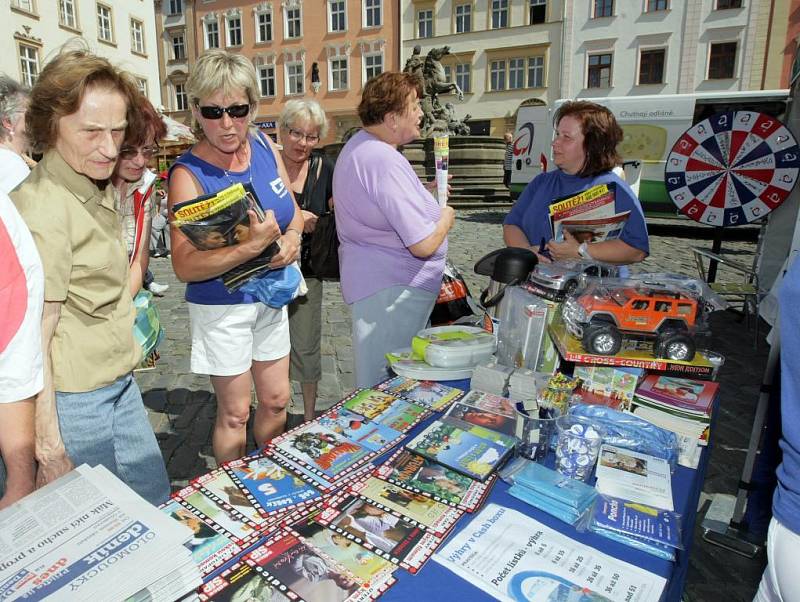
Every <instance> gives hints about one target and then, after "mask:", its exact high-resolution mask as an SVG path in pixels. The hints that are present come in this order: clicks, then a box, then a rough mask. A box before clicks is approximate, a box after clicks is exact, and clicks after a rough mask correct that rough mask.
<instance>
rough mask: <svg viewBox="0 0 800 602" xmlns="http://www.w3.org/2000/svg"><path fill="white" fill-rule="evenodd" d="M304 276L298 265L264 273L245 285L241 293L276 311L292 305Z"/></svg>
mask: <svg viewBox="0 0 800 602" xmlns="http://www.w3.org/2000/svg"><path fill="white" fill-rule="evenodd" d="M302 279H303V275H302V274H301V273H300V269H299V268H298V267H297V265H296V264H293V263H292V264H289V265H287V266H285V267H282V268H277V269H275V270H269V271H268V272H264V273H263V274H261V275H260V276H258V277H257V278H253V279H251V280H249V281H248V282H246V283H245V284H243V285H242V286H241V288H240V289H239V290H240V291H242V292H244V293H248V294H250V295H252V296H253V297H255V298H256V299H258V300H259V301H261V303H263V304H264V305H269V306H270V307H274V308H275V309H280V308H281V307H283V306H284V305H288V304H289V303H291V302H292V301H293V300H294V299H295V297H297V293H298V290H299V288H300V282H301V281H302Z"/></svg>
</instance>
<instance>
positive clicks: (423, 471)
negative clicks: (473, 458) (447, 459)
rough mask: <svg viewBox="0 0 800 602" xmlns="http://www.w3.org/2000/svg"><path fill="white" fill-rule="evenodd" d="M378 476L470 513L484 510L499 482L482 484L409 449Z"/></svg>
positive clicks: (385, 465)
mask: <svg viewBox="0 0 800 602" xmlns="http://www.w3.org/2000/svg"><path fill="white" fill-rule="evenodd" d="M375 475H376V476H378V477H380V478H382V479H384V480H386V481H388V482H389V483H392V484H394V485H398V486H399V487H402V488H403V489H407V490H409V491H413V492H414V493H421V494H423V495H427V496H428V497H430V498H431V499H433V500H436V501H437V502H442V503H444V504H449V505H451V506H456V507H458V508H461V509H463V510H466V511H467V512H474V511H475V510H477V509H478V508H479V507H480V505H481V504H482V503H483V500H484V499H486V496H487V495H488V494H489V491H490V490H491V487H492V485H493V484H494V481H495V480H496V477H495V476H491V477H489V479H487V480H486V482H485V483H481V482H479V481H476V480H474V479H472V478H470V477H467V476H464V475H463V474H461V473H458V472H456V471H454V470H451V469H449V468H447V467H445V466H442V465H441V464H437V463H436V462H431V461H430V460H428V459H426V458H423V457H422V456H418V455H417V454H412V453H411V452H410V451H408V450H405V449H403V450H399V451H397V452H396V453H395V454H394V455H393V456H392V457H391V458H389V459H388V460H387V461H386V462H384V463H383V464H381V465H380V466H378V467H377V468H376V469H375Z"/></svg>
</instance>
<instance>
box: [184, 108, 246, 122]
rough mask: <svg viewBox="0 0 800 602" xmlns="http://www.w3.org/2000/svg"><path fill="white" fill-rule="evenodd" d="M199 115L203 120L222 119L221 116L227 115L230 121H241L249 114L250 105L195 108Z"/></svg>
mask: <svg viewBox="0 0 800 602" xmlns="http://www.w3.org/2000/svg"><path fill="white" fill-rule="evenodd" d="M197 108H198V109H200V114H201V115H202V116H203V117H204V118H205V119H222V115H223V114H224V113H227V114H228V116H230V118H231V119H241V118H242V117H247V114H248V113H249V112H250V105H231V106H229V107H201V106H199V105H198V107H197Z"/></svg>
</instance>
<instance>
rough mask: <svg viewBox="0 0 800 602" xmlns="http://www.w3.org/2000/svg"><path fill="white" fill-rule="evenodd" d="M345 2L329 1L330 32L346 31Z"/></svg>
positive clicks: (340, 0) (339, 0)
mask: <svg viewBox="0 0 800 602" xmlns="http://www.w3.org/2000/svg"><path fill="white" fill-rule="evenodd" d="M346 30H347V21H346V19H345V13H344V0H328V31H331V32H334V31H346Z"/></svg>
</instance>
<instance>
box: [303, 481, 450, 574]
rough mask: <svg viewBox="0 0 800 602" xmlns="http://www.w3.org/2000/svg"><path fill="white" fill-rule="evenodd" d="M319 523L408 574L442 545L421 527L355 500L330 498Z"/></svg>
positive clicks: (365, 502) (372, 505)
mask: <svg viewBox="0 0 800 602" xmlns="http://www.w3.org/2000/svg"><path fill="white" fill-rule="evenodd" d="M318 521H319V522H320V523H321V524H323V525H329V526H330V527H331V528H332V529H334V530H335V531H336V532H337V533H340V534H342V535H345V536H346V537H348V538H352V539H353V541H355V542H356V543H358V544H361V545H362V546H364V547H365V548H367V549H369V550H372V551H374V552H375V553H376V554H378V555H379V556H381V557H383V558H386V559H388V560H390V561H392V562H395V563H398V564H399V565H400V566H401V567H403V568H404V569H406V570H408V571H409V572H410V573H416V572H417V570H419V569H420V568H421V567H422V565H423V564H424V563H425V561H426V560H427V559H428V558H430V556H431V555H432V554H433V553H434V551H435V550H436V548H437V547H438V546H439V544H440V543H441V542H442V539H441V538H439V537H436V536H435V535H433V534H432V533H426V532H425V530H424V527H422V526H420V525H418V524H416V523H414V522H412V521H410V520H408V519H406V518H403V517H402V516H399V515H397V514H396V513H393V512H391V511H389V510H387V509H384V508H379V507H378V506H377V505H375V504H370V503H369V502H367V501H365V500H362V499H360V498H358V497H356V496H343V497H334V498H332V499H331V501H330V503H329V505H328V506H327V507H325V508H323V510H322V512H320V514H319V518H318Z"/></svg>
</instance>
